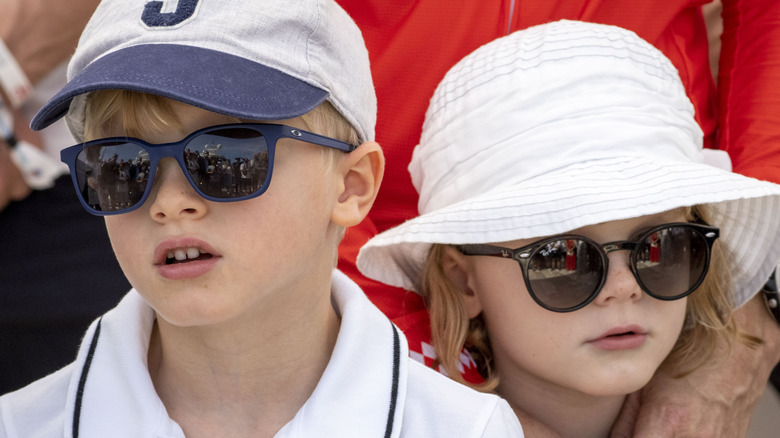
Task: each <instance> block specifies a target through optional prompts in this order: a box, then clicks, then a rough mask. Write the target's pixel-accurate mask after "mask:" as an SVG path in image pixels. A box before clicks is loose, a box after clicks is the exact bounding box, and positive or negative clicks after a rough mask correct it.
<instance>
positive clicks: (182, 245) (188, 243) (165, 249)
mask: <svg viewBox="0 0 780 438" xmlns="http://www.w3.org/2000/svg"><path fill="white" fill-rule="evenodd" d="M188 248H196V249H198V250H200V251H201V253H208V254H211V256H213V257H219V256H220V254H218V253H217V251H216V250H215V249H214V248H213V247H212V246H211V245H209V244H208V243H206V242H204V241H203V240H200V239H197V238H194V237H177V238H169V239H165V240H163V241H162V242H160V243H159V244H158V245H157V248H155V250H154V259H153V261H154V265H155V266H160V265H165V264H166V259H167V258H168V254H170V253H171V252H173V251H175V250H177V249H183V250H187V249H188Z"/></svg>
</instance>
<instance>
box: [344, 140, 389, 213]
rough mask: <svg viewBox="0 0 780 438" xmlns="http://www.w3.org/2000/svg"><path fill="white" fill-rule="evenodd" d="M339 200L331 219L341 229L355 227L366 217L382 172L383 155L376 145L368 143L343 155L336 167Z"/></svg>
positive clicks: (380, 181) (377, 190) (377, 189)
mask: <svg viewBox="0 0 780 438" xmlns="http://www.w3.org/2000/svg"><path fill="white" fill-rule="evenodd" d="M336 171H337V172H338V177H339V181H338V184H339V186H338V190H339V197H338V202H337V203H336V206H335V207H334V209H333V213H332V215H331V220H332V221H333V222H334V223H336V224H338V225H340V226H342V227H351V226H353V225H357V224H359V223H360V222H361V221H362V220H363V218H365V217H366V215H367V214H368V210H370V209H371V206H372V205H373V204H374V200H375V199H376V195H377V193H378V192H379V185H380V184H381V183H382V177H383V176H384V173H385V156H384V154H383V153H382V148H381V147H380V146H379V144H378V143H376V142H373V141H369V142H366V143H363V144H361V145H360V146H358V147H357V149H355V150H354V151H352V152H350V153H348V154H346V155H344V157H343V159H342V160H341V161H340V162H339V165H338V168H337V170H336Z"/></svg>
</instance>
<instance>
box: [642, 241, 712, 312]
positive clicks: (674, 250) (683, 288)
mask: <svg viewBox="0 0 780 438" xmlns="http://www.w3.org/2000/svg"><path fill="white" fill-rule="evenodd" d="M708 250H709V246H708V245H707V241H706V240H705V238H704V237H703V236H702V235H701V234H699V233H698V232H696V231H694V230H693V229H691V228H688V227H680V226H672V227H668V228H664V229H661V230H656V231H654V232H653V233H651V234H649V235H647V236H646V237H645V238H644V239H643V241H642V242H640V244H639V247H638V248H637V251H636V253H635V257H636V272H637V276H638V277H639V279H640V281H641V282H642V284H643V285H644V287H645V288H646V289H647V290H648V291H650V292H651V294H652V295H654V296H656V297H660V298H675V297H678V296H680V295H684V294H686V293H688V292H690V291H691V289H692V288H693V287H694V286H696V285H697V284H698V283H699V281H700V280H702V278H703V277H704V276H705V275H706V271H705V270H706V267H707V253H708Z"/></svg>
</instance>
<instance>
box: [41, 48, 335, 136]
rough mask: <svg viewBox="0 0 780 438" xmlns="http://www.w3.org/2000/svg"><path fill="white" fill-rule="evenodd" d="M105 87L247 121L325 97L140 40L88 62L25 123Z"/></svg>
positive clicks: (218, 59) (268, 72)
mask: <svg viewBox="0 0 780 438" xmlns="http://www.w3.org/2000/svg"><path fill="white" fill-rule="evenodd" d="M108 89H121V90H132V91H139V92H143V93H150V94H156V95H159V96H163V97H167V98H170V99H174V100H177V101H180V102H184V103H187V104H190V105H193V106H196V107H199V108H203V109H205V110H209V111H213V112H216V113H220V114H225V115H228V116H234V117H239V118H242V119H251V120H281V119H289V118H294V117H298V116H300V115H303V114H305V113H307V112H309V111H311V110H312V109H314V108H315V107H316V106H317V105H319V104H321V103H322V102H324V101H325V100H326V99H327V97H328V92H327V91H325V90H322V89H320V88H317V87H314V86H312V85H309V84H307V83H306V82H304V81H302V80H300V79H297V78H294V77H292V76H290V75H288V74H286V73H282V72H280V71H278V70H276V69H274V68H271V67H268V66H265V65H263V64H259V63H256V62H254V61H250V60H248V59H246V58H241V57H239V56H235V55H230V54H227V53H224V52H219V51H215V50H210V49H204V48H199V47H193V46H187V45H178V44H145V45H138V46H132V47H128V48H124V49H120V50H118V51H115V52H112V53H109V54H108V55H105V56H103V57H101V58H99V59H97V60H95V61H94V62H92V63H91V64H90V65H88V66H87V67H86V68H84V69H83V70H82V71H81V72H80V73H78V74H77V75H76V76H75V77H74V78H73V79H72V80H71V81H70V82H68V84H67V85H65V87H63V88H62V90H60V92H59V93H57V94H56V95H55V96H54V97H52V98H51V100H49V101H48V102H47V103H46V104H45V105H44V106H43V108H41V110H40V111H38V113H37V114H36V115H35V117H34V118H33V120H32V123H31V124H30V126H31V127H32V129H34V130H40V129H43V128H45V127H47V126H49V125H50V124H52V123H54V122H55V121H57V120H58V119H60V118H61V117H63V116H65V115H66V114H67V113H68V109H69V107H70V104H71V101H72V100H73V99H74V98H75V97H76V96H79V95H81V94H85V93H89V92H92V91H97V90H108Z"/></svg>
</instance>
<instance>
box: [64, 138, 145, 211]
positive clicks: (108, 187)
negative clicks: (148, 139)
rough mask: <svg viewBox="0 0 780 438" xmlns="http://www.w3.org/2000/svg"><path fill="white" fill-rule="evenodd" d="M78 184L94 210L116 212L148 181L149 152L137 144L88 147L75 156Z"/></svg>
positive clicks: (136, 197) (141, 192)
mask: <svg viewBox="0 0 780 438" xmlns="http://www.w3.org/2000/svg"><path fill="white" fill-rule="evenodd" d="M76 169H77V172H76V175H77V180H78V187H79V191H80V193H81V196H82V198H83V199H84V202H86V203H87V205H89V206H90V207H91V208H93V209H94V210H96V211H119V210H124V209H126V208H129V207H132V206H134V205H135V204H137V203H138V202H139V201H140V200H141V198H142V197H143V195H144V191H145V190H146V185H147V184H148V182H149V154H148V153H147V152H146V150H145V149H144V148H143V147H142V146H140V145H137V144H133V143H127V142H121V141H120V142H110V143H101V144H96V145H92V146H88V147H87V148H85V149H84V150H83V151H81V152H80V153H79V155H78V157H77V158H76Z"/></svg>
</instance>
